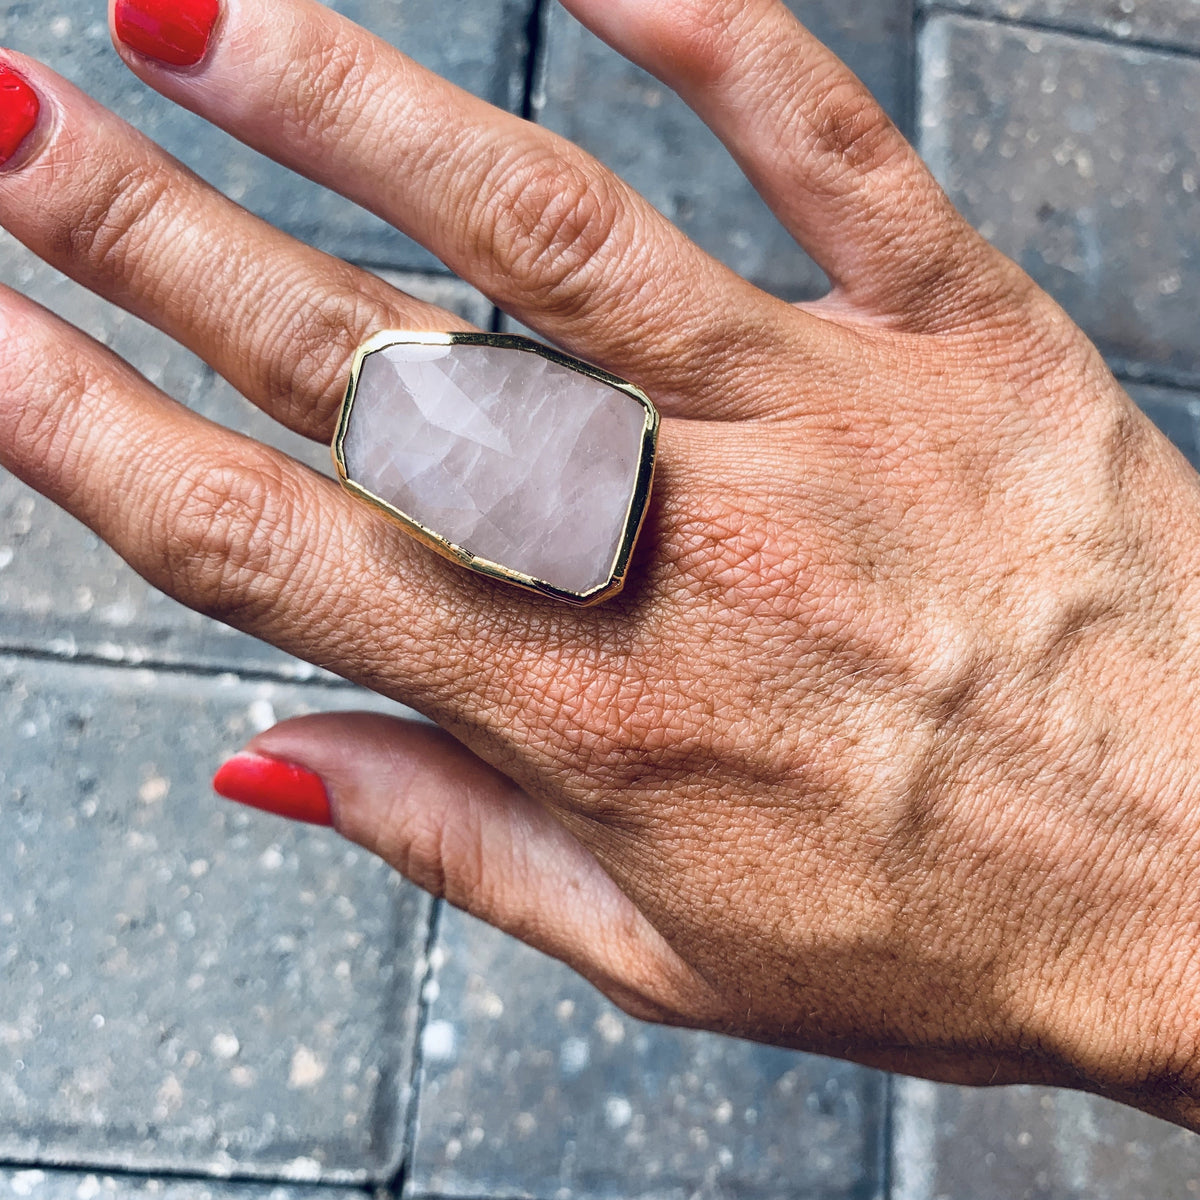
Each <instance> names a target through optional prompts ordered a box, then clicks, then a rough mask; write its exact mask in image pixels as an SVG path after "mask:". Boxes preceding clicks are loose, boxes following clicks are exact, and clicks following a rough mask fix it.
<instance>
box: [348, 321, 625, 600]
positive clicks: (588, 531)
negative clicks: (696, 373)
mask: <svg viewBox="0 0 1200 1200" xmlns="http://www.w3.org/2000/svg"><path fill="white" fill-rule="evenodd" d="M646 420H647V416H646V410H645V408H644V407H643V406H642V405H641V404H640V403H639V402H638V401H637V400H635V399H634V398H633V397H631V396H629V395H627V394H626V393H624V392H622V391H619V390H618V389H616V388H613V387H610V386H608V385H607V384H604V383H601V382H599V381H598V380H594V379H591V378H589V377H587V376H585V375H581V374H578V373H577V372H575V371H571V370H568V369H567V368H565V367H562V366H559V365H558V364H557V363H553V362H550V361H549V360H548V359H545V358H542V357H541V356H540V355H538V354H534V353H531V352H528V351H520V350H511V349H501V348H497V347H492V346H472V345H455V346H425V345H396V346H389V347H387V348H386V349H383V350H379V351H376V352H375V353H373V354H370V355H368V356H367V358H366V359H365V360H364V362H363V366H362V371H361V374H360V377H359V382H358V388H357V391H356V392H355V397H354V404H353V407H352V410H351V414H350V420H349V427H348V429H347V431H346V435H345V439H344V441H343V454H344V457H345V462H346V470H347V474H348V475H349V477H350V478H351V479H352V480H354V481H355V482H356V483H358V484H360V485H361V486H362V487H364V488H366V489H367V490H368V491H370V492H373V493H374V494H375V495H376V496H378V497H379V498H380V499H382V500H386V501H387V502H388V503H389V504H391V505H392V506H394V507H395V508H397V509H399V510H400V511H401V512H402V513H404V514H405V515H407V516H409V517H411V518H412V519H413V520H415V521H417V522H418V523H419V524H421V525H423V526H425V527H426V528H427V529H430V530H432V531H433V532H434V533H436V534H438V535H439V536H441V537H443V538H445V539H446V540H447V541H449V542H452V543H453V544H454V545H456V546H459V547H461V548H462V549H464V550H468V551H470V552H471V553H472V554H474V555H475V556H476V557H478V558H483V559H487V560H489V561H490V562H494V563H498V564H500V565H502V566H504V567H507V568H509V569H510V570H513V571H518V572H521V573H522V574H525V575H529V576H532V577H533V578H534V579H539V580H542V581H544V582H546V583H549V584H551V585H552V586H554V587H556V588H559V589H561V590H563V591H567V592H571V593H575V594H577V595H584V594H586V593H588V592H592V591H595V590H596V589H598V588H601V587H603V586H605V585H606V584H607V583H608V582H609V581H610V579H611V578H612V574H613V567H614V562H615V560H616V558H617V554H618V551H619V548H620V544H621V541H622V538H623V535H624V532H625V527H626V523H627V520H628V516H629V511H630V504H631V501H632V499H633V494H634V490H635V485H636V482H637V475H638V468H639V463H640V460H641V453H642V441H643V434H644V430H645V427H646Z"/></svg>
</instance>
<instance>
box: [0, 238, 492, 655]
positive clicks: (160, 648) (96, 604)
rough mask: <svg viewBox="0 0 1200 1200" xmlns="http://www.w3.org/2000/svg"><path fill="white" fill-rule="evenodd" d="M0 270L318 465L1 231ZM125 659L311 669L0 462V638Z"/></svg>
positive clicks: (17, 644)
mask: <svg viewBox="0 0 1200 1200" xmlns="http://www.w3.org/2000/svg"><path fill="white" fill-rule="evenodd" d="M0 246H3V250H2V251H0V264H2V265H0V278H2V279H3V280H4V282H6V283H8V284H10V285H12V286H15V287H17V288H19V289H20V290H21V291H23V292H25V293H26V294H28V295H30V296H32V297H33V298H34V299H36V300H38V301H40V302H41V303H43V304H45V305H46V306H47V307H49V308H51V309H52V310H54V311H55V312H58V313H59V314H60V315H62V316H64V317H66V318H67V319H69V320H71V321H73V322H75V323H76V324H78V325H79V326H80V327H81V328H83V329H85V330H87V332H89V333H91V334H92V335H93V336H95V337H98V338H99V339H100V340H101V341H102V342H105V343H106V344H108V345H110V346H112V347H113V348H114V349H115V350H116V351H117V352H118V353H120V354H123V355H125V356H126V357H127V358H128V359H129V361H131V362H132V363H133V364H134V365H135V366H137V367H138V368H139V369H140V370H141V371H142V372H143V374H145V375H146V376H147V377H148V378H149V379H150V380H151V381H152V382H153V383H155V384H157V385H158V386H159V387H161V388H163V389H164V390H165V391H166V392H167V393H168V394H170V395H172V396H174V397H175V398H176V399H178V400H180V401H182V402H183V403H185V404H188V405H190V406H191V407H193V408H195V409H197V410H198V411H200V412H202V413H204V414H205V415H207V416H209V417H211V418H212V419H213V420H216V421H219V422H221V423H223V424H225V425H228V426H230V427H232V428H235V429H239V430H241V431H242V432H245V433H247V434H249V435H250V436H252V437H256V438H259V439H261V440H263V441H266V442H270V443H271V444H273V445H276V446H279V447H280V448H281V449H283V450H285V451H287V452H288V453H289V454H292V455H294V456H295V457H297V458H300V459H301V460H302V461H305V462H307V463H308V464H309V465H310V466H312V467H314V468H315V469H317V470H321V471H325V472H328V471H329V470H330V469H331V468H330V457H329V451H328V449H327V448H326V447H324V446H319V445H317V444H315V443H313V442H309V441H307V440H305V439H303V438H300V437H297V436H295V435H293V434H291V433H289V432H288V431H287V430H284V429H282V428H281V427H279V426H278V425H276V424H275V423H274V422H273V421H271V420H270V419H269V418H268V417H266V416H264V415H263V414H262V413H261V412H259V411H258V410H257V409H255V408H254V407H253V406H252V405H250V404H248V403H246V401H244V400H243V399H242V398H241V397H240V396H239V395H237V394H236V393H235V392H234V391H233V389H232V388H231V387H229V386H228V384H226V383H225V382H224V380H222V379H220V378H219V377H217V376H216V375H214V374H213V372H212V371H211V370H209V369H208V368H207V367H205V366H204V365H203V364H202V363H200V362H199V360H197V359H195V358H194V357H192V356H191V355H189V354H187V353H186V352H184V351H183V350H181V349H180V348H179V347H178V346H177V345H175V343H173V342H171V341H170V340H169V339H168V338H166V337H164V336H163V335H162V334H160V333H158V332H157V330H154V329H151V328H150V327H149V326H147V325H145V324H143V323H142V322H140V321H137V320H135V319H134V318H132V317H130V316H129V315H128V314H126V313H124V312H122V311H121V310H119V309H117V308H114V307H113V306H111V305H109V304H106V303H104V302H103V301H101V300H99V299H97V297H95V296H93V295H92V294H91V293H89V292H87V291H85V290H84V289H83V288H80V287H78V286H77V285H75V284H74V283H72V282H70V281H69V280H67V279H65V278H63V277H62V276H61V275H59V274H57V273H56V272H54V271H52V270H50V268H48V267H47V266H46V265H45V264H44V263H41V262H40V261H39V260H37V259H35V258H34V256H33V255H31V254H29V253H28V252H27V251H25V250H24V249H23V248H17V249H14V248H13V243H12V240H11V239H10V238H7V237H5V238H4V241H3V242H0ZM387 277H388V278H389V279H390V280H391V281H392V282H394V283H395V284H396V285H397V286H400V287H402V288H405V290H408V291H411V292H413V293H415V294H419V295H421V296H422V297H424V298H426V299H428V300H431V301H434V302H436V303H440V304H442V305H445V306H446V307H449V308H453V309H457V310H458V311H460V312H461V313H462V314H463V315H464V316H466V317H467V318H468V319H470V320H473V321H475V322H476V323H479V324H483V325H485V326H486V324H487V322H488V321H489V320H490V317H491V311H492V310H491V307H490V305H489V304H488V303H487V301H485V300H484V299H483V298H482V297H481V296H480V295H479V294H478V293H477V292H474V291H472V290H471V289H470V288H467V287H466V286H465V285H464V284H461V283H459V282H458V281H456V280H452V279H449V278H447V277H435V276H417V275H404V274H399V273H390V274H388V275H387ZM14 648H20V649H27V648H34V649H40V650H49V651H53V652H55V653H60V654H68V655H70V654H85V655H98V656H100V657H102V658H105V659H112V660H121V661H126V662H144V661H155V662H164V663H201V664H207V665H214V666H233V667H236V668H238V669H240V670H249V669H254V670H264V671H272V672H282V673H284V674H288V675H292V676H295V677H298V678H307V677H309V676H311V675H312V673H313V671H312V668H311V667H309V666H308V665H307V664H305V663H300V662H298V661H297V660H295V659H292V658H289V657H288V656H286V655H284V654H281V653H279V652H278V651H276V650H275V649H274V648H272V647H269V646H266V645H265V644H263V643H261V642H258V641H256V640H254V639H253V638H249V637H246V636H244V635H242V634H239V633H235V632H234V631H233V630H231V629H228V628H227V627H226V626H224V625H221V624H219V623H217V622H215V621H210V620H207V619H205V618H203V617H200V616H198V615H197V614H195V613H193V612H190V611H189V610H187V609H185V608H183V607H182V606H181V605H179V604H176V603H175V602H174V601H172V600H169V599H167V598H166V597H165V596H163V595H162V594H161V593H160V592H158V591H156V590H155V589H153V588H151V587H149V586H148V585H147V584H146V583H145V582H144V581H143V580H142V579H141V578H140V577H139V576H137V575H136V574H135V573H134V572H133V571H131V570H130V569H129V568H128V567H127V566H126V565H125V564H124V563H123V562H122V561H121V560H120V559H119V558H118V557H117V555H116V554H114V553H113V552H112V551H111V550H109V549H108V547H107V546H105V545H104V544H103V543H102V542H101V541H100V540H99V539H98V538H97V537H96V536H95V535H94V534H92V533H91V532H89V531H88V530H87V529H85V528H84V527H83V526H82V525H79V524H78V523H76V522H75V521H74V520H72V519H71V518H70V517H68V516H66V515H65V514H64V513H62V512H61V511H60V510H58V509H57V508H55V507H54V505H52V504H51V503H50V502H49V501H47V500H44V499H42V498H41V497H40V496H38V495H37V494H36V493H35V492H33V491H32V490H31V489H30V488H28V487H26V486H25V485H24V484H22V483H19V482H18V481H17V480H16V479H14V478H13V477H12V476H10V475H8V474H6V473H4V472H0V649H10V650H11V649H14Z"/></svg>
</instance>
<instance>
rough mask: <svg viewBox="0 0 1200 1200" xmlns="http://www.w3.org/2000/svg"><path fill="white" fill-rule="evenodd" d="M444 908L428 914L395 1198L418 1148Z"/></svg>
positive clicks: (438, 904)
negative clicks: (431, 988) (432, 984)
mask: <svg viewBox="0 0 1200 1200" xmlns="http://www.w3.org/2000/svg"><path fill="white" fill-rule="evenodd" d="M445 906H446V902H445V901H444V900H442V899H435V900H434V902H433V906H432V908H431V910H430V913H429V929H428V931H427V933H426V935H425V960H424V961H425V970H424V971H422V972H421V981H420V985H419V986H420V991H419V992H418V993H417V1021H416V1036H415V1038H414V1041H413V1061H412V1073H411V1074H410V1076H409V1085H408V1112H407V1113H406V1114H405V1121H404V1136H403V1146H402V1153H401V1157H400V1166H399V1167H398V1168H397V1170H396V1173H395V1175H393V1176H392V1179H391V1180H390V1182H389V1183H388V1185H387V1186H388V1191H389V1192H390V1193H391V1195H392V1196H395V1197H400V1196H402V1195H403V1194H404V1187H405V1184H406V1183H407V1182H408V1180H409V1178H410V1177H411V1175H412V1168H413V1157H414V1155H415V1153H416V1148H417V1126H418V1124H419V1122H420V1117H421V1082H422V1079H423V1074H424V1070H425V1051H424V1049H423V1044H424V1036H423V1035H424V1033H425V1026H426V1024H427V1023H428V1021H429V1013H430V1011H431V1009H432V1008H433V1002H432V1000H430V999H428V993H429V984H430V982H431V981H432V979H433V970H434V968H433V959H434V954H435V952H436V950H437V944H438V939H439V937H440V935H441V932H442V913H443V911H444V910H445Z"/></svg>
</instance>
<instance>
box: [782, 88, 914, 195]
mask: <svg viewBox="0 0 1200 1200" xmlns="http://www.w3.org/2000/svg"><path fill="white" fill-rule="evenodd" d="M805 98H806V99H807V100H808V102H809V103H810V104H811V109H810V112H809V115H808V125H809V128H810V130H811V139H812V143H813V148H814V150H815V152H816V154H817V155H819V156H820V157H821V159H822V160H823V161H826V162H830V163H836V164H837V165H838V166H839V168H841V169H845V168H846V167H849V168H851V169H852V170H853V171H855V172H856V173H857V174H860V175H861V174H863V173H869V172H874V171H879V170H881V169H883V168H885V167H887V166H888V165H889V164H890V163H892V162H894V161H896V160H898V159H900V158H901V157H902V156H903V152H904V141H903V139H902V138H901V136H900V134H899V133H898V131H897V129H896V127H895V125H893V124H892V120H891V118H890V117H889V116H888V115H887V113H885V112H884V111H883V109H882V108H880V106H879V104H878V103H877V102H876V101H875V100H874V99H873V98H872V97H871V95H870V94H869V93H868V92H867V91H866V90H865V89H864V88H863V86H862V85H861V84H860V83H859V82H858V81H857V80H854V79H850V78H846V79H832V80H829V81H827V82H826V83H825V84H824V86H819V87H814V88H812V89H810V90H806V92H805Z"/></svg>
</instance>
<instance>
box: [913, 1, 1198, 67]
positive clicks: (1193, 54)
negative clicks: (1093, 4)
mask: <svg viewBox="0 0 1200 1200" xmlns="http://www.w3.org/2000/svg"><path fill="white" fill-rule="evenodd" d="M934 16H954V17H962V18H964V19H966V20H970V21H978V22H980V23H982V24H986V25H1000V26H1004V27H1005V28H1009V29H1024V30H1028V31H1029V32H1031V33H1049V34H1057V35H1059V36H1060V37H1068V38H1078V39H1080V40H1081V41H1087V42H1098V43H1100V44H1101V45H1103V46H1110V47H1115V48H1117V49H1120V48H1123V47H1127V48H1129V49H1131V50H1143V51H1146V52H1147V53H1150V54H1166V55H1170V56H1171V57H1173V58H1185V59H1187V60H1189V61H1190V62H1195V61H1196V60H1197V59H1200V47H1189V46H1182V45H1180V44H1179V43H1178V42H1170V41H1159V40H1158V39H1157V38H1152V37H1117V36H1116V35H1115V34H1112V33H1108V32H1106V31H1105V30H1103V29H1095V28H1088V27H1086V26H1076V25H1055V24H1054V23H1053V22H1052V21H1046V20H1039V19H1038V18H1037V17H1006V16H1005V15H1004V14H1003V13H996V12H985V11H981V10H980V9H977V8H963V7H960V6H959V5H957V4H945V3H939V2H938V0H933V3H927V4H923V5H922V6H921V13H920V20H919V22H918V28H920V26H921V25H923V24H924V23H925V22H926V21H928V20H929V18H930V17H934Z"/></svg>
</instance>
